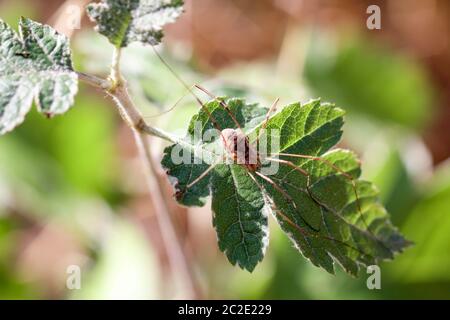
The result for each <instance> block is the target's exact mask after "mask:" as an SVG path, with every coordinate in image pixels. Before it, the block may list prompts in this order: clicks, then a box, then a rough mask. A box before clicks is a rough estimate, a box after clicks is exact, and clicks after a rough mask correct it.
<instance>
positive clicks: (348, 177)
mask: <svg viewBox="0 0 450 320" xmlns="http://www.w3.org/2000/svg"><path fill="white" fill-rule="evenodd" d="M273 155H275V156H284V157H292V158H301V159H309V160H313V161H319V162H322V163H324V164H325V165H327V166H328V167H330V168H332V169H334V170H336V171H337V172H338V173H340V174H341V175H342V176H344V177H345V178H346V179H348V180H349V181H350V183H351V185H352V189H353V192H354V194H355V199H356V206H357V209H358V212H359V214H360V215H361V218H362V221H363V223H364V225H365V227H366V228H367V230H369V226H368V224H367V223H366V221H365V219H364V215H363V214H362V210H361V204H360V199H359V195H358V191H357V188H356V181H355V179H354V178H353V177H352V176H351V175H350V174H348V173H347V172H345V171H344V170H342V169H341V168H339V167H338V166H336V165H335V164H334V163H332V162H330V161H329V160H327V159H324V158H322V157H318V156H309V155H302V154H289V153H275V154H273ZM270 160H276V159H272V158H270ZM283 161H287V160H283ZM288 162H290V163H291V164H292V165H294V166H296V165H295V164H293V163H292V162H291V161H288ZM369 231H370V230H369Z"/></svg>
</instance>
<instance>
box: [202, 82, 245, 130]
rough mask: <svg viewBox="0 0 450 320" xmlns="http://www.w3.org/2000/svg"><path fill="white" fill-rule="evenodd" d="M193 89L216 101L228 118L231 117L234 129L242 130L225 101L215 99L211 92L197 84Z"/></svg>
mask: <svg viewBox="0 0 450 320" xmlns="http://www.w3.org/2000/svg"><path fill="white" fill-rule="evenodd" d="M194 87H195V88H197V89H199V90H200V91H202V92H203V93H206V94H207V95H208V96H209V97H211V98H212V99H214V100H217V101H218V102H219V104H220V105H221V106H222V107H223V108H224V109H225V111H227V113H228V114H229V116H230V117H231V119H232V120H233V122H234V123H235V125H236V127H237V128H238V129H240V130H241V131H242V128H241V125H240V123H239V121H238V120H237V119H236V117H235V116H234V114H233V112H231V109H230V107H229V106H228V105H227V104H226V102H225V101H223V100H222V99H219V98H217V97H216V96H215V95H214V94H212V93H211V92H209V91H208V90H206V89H205V88H203V87H202V86H200V85H198V84H196V85H194Z"/></svg>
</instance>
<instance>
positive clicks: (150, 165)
mask: <svg viewBox="0 0 450 320" xmlns="http://www.w3.org/2000/svg"><path fill="white" fill-rule="evenodd" d="M119 64H120V50H116V51H115V53H114V57H113V63H112V66H111V74H110V76H109V78H108V79H107V80H105V79H100V78H97V77H95V76H91V75H88V74H85V73H81V72H78V77H79V79H80V80H82V81H84V82H86V83H88V84H90V85H92V86H94V87H97V88H100V89H102V90H104V91H105V92H106V93H108V95H110V96H111V97H112V98H113V100H114V102H115V103H116V106H117V108H118V111H119V113H120V115H121V117H122V118H123V120H124V121H125V122H126V123H127V125H128V126H129V127H130V128H131V129H132V131H133V134H134V138H135V142H136V145H137V147H138V149H139V154H140V157H141V159H142V161H143V163H144V165H145V173H146V178H147V184H148V188H149V191H150V197H151V198H152V200H153V201H152V203H153V205H154V207H155V212H156V213H157V216H156V218H157V221H158V224H159V228H160V230H161V235H162V237H163V242H164V246H165V250H166V253H167V256H168V259H169V263H170V267H171V270H172V273H173V275H174V277H175V278H176V279H179V280H180V282H181V284H182V285H183V287H184V289H185V290H186V293H187V294H188V295H189V298H199V297H200V296H201V293H200V290H199V286H198V285H197V282H196V280H195V276H194V274H193V271H192V269H191V265H190V263H189V261H188V258H187V256H186V254H185V252H184V250H183V245H182V243H181V240H180V238H179V236H178V234H177V232H176V228H175V226H174V223H173V221H172V219H171V217H170V215H169V210H168V208H167V205H166V202H165V201H164V193H163V190H161V188H160V186H159V185H158V184H157V183H155V180H154V177H155V176H156V175H157V174H158V170H157V168H156V164H155V163H154V160H153V157H152V155H151V152H150V148H149V141H148V135H150V136H155V137H159V138H161V139H164V140H166V141H169V142H172V143H176V142H178V141H179V139H178V138H177V137H175V136H172V135H171V134H169V133H166V132H164V131H162V130H160V129H158V128H155V127H152V126H150V125H148V124H147V123H146V122H145V120H144V119H143V118H142V115H141V113H140V112H139V110H138V109H137V108H136V106H135V105H134V103H133V101H132V100H131V97H130V95H129V93H128V90H127V87H126V82H125V80H124V79H123V77H122V75H121V73H120V67H119ZM177 282H178V281H177Z"/></svg>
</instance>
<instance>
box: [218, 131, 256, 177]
mask: <svg viewBox="0 0 450 320" xmlns="http://www.w3.org/2000/svg"><path fill="white" fill-rule="evenodd" d="M221 134H222V139H223V143H224V146H225V149H226V151H227V152H228V154H229V155H230V156H231V158H232V159H233V161H234V162H235V163H237V164H239V165H243V166H245V167H246V168H247V170H249V171H256V170H258V168H259V167H260V161H259V155H258V152H257V150H256V148H255V147H254V146H253V145H251V144H250V142H249V141H248V137H247V136H246V135H245V134H244V133H243V132H242V131H241V130H239V129H225V130H222V133H221Z"/></svg>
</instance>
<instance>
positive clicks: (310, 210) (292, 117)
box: [162, 98, 410, 276]
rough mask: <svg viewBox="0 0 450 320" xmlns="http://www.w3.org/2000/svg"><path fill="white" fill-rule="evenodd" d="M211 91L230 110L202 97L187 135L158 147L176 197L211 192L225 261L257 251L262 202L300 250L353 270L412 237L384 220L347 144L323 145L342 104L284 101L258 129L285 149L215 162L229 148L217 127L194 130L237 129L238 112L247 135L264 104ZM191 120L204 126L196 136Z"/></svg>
mask: <svg viewBox="0 0 450 320" xmlns="http://www.w3.org/2000/svg"><path fill="white" fill-rule="evenodd" d="M219 99H221V100H223V101H225V102H226V104H227V105H228V107H229V109H230V112H227V111H226V110H225V108H224V107H223V104H221V103H219V102H218V100H213V101H210V102H208V103H207V104H206V105H205V108H204V109H202V110H201V111H200V112H199V113H198V114H197V115H195V116H194V117H193V118H192V120H191V123H190V126H189V129H188V135H187V137H186V138H185V139H184V140H182V141H180V142H179V143H178V144H175V145H172V146H169V147H168V148H167V149H166V150H165V155H164V158H163V161H162V164H163V166H164V167H165V168H166V170H167V174H168V175H169V177H170V178H171V179H172V180H173V181H174V185H175V190H176V198H177V201H178V202H179V203H180V204H182V205H186V206H202V205H204V204H205V200H206V198H207V197H208V196H209V195H212V209H213V212H214V218H213V224H214V226H215V228H216V231H217V235H218V241H219V247H220V249H221V250H222V251H224V252H225V253H226V255H227V257H228V259H229V261H230V262H231V263H232V264H236V263H237V264H238V265H239V266H241V267H242V268H245V269H247V270H249V271H252V270H253V269H254V267H255V266H256V264H257V263H258V262H259V261H261V260H262V258H263V256H264V253H265V249H266V246H267V243H268V232H267V213H268V212H271V213H272V214H273V215H274V216H275V217H276V219H277V221H278V222H279V224H280V226H281V228H282V229H283V231H284V232H285V233H286V234H287V235H288V236H289V238H290V239H291V241H292V242H293V243H294V245H295V247H296V248H297V249H299V251H300V252H302V254H303V255H304V256H305V257H306V258H308V259H309V260H310V261H311V262H312V263H313V264H314V265H316V266H318V267H322V268H324V269H325V270H327V271H328V272H330V273H334V264H335V263H336V262H337V263H338V264H339V265H341V266H342V268H343V269H344V270H345V271H346V272H348V273H349V274H351V275H355V276H356V275H357V274H358V272H359V269H360V267H361V266H364V265H371V264H377V263H379V262H380V261H382V260H386V259H392V258H393V257H394V254H395V253H397V252H401V251H402V250H403V249H404V248H405V247H407V246H408V245H410V242H408V241H407V240H405V239H404V238H403V236H402V235H401V234H400V233H399V232H398V230H397V229H396V228H395V227H394V226H393V225H392V223H391V222H390V219H389V216H388V214H387V212H386V210H385V209H384V207H383V206H382V205H381V203H380V201H379V199H378V191H377V189H376V188H375V187H374V186H373V184H372V183H370V182H367V181H363V180H360V179H359V176H360V173H361V169H360V162H359V160H358V159H357V158H356V156H355V154H354V153H352V152H350V151H348V150H342V149H333V150H330V149H331V148H332V147H333V146H335V145H336V144H337V143H338V142H339V140H340V138H341V135H342V130H341V128H342V125H343V123H344V121H343V115H344V111H343V110H342V109H339V108H336V107H335V106H334V105H332V104H327V103H321V102H320V100H314V101H311V102H309V103H307V104H304V105H302V104H300V103H295V104H292V105H289V106H286V107H284V108H282V110H281V111H280V112H278V113H277V114H275V115H273V116H272V117H270V118H269V120H268V122H267V127H266V129H267V130H268V131H267V132H269V133H270V134H269V136H268V140H269V145H271V140H272V139H274V138H275V137H278V138H279V148H278V149H279V150H278V152H280V153H283V154H286V155H278V160H273V158H276V154H275V152H276V151H277V150H269V151H272V153H273V154H272V156H271V157H267V156H266V155H264V154H263V153H261V154H259V157H260V159H261V165H259V166H258V167H257V169H256V172H255V171H254V170H252V168H251V167H250V166H246V165H243V164H237V163H229V162H225V163H223V162H222V163H219V162H218V160H220V159H221V158H220V156H219V155H218V153H217V151H218V150H219V149H218V148H222V151H223V149H225V150H226V149H228V150H232V149H233V148H232V147H231V148H230V147H228V148H225V147H224V144H223V143H222V139H220V138H218V137H216V138H213V139H206V138H203V139H201V137H202V136H203V134H204V133H206V132H207V130H208V129H211V128H214V127H218V128H217V129H221V130H223V129H225V128H233V129H236V128H237V124H236V122H238V123H239V127H240V128H242V132H244V134H245V135H246V136H247V137H249V141H253V140H252V139H251V137H252V135H253V136H255V134H259V131H260V128H261V123H262V121H263V120H264V119H265V113H266V112H267V109H264V108H259V107H258V106H257V105H255V104H246V103H245V102H244V101H243V100H240V99H235V98H234V99H228V100H227V99H224V98H219ZM206 110H207V111H206ZM230 113H231V114H232V115H233V116H231V115H230ZM233 117H234V118H235V120H236V121H235V120H233ZM196 127H197V131H200V132H201V133H202V136H200V137H197V136H196V130H194V129H195V128H196ZM273 132H275V134H273ZM197 135H198V134H197ZM261 141H262V140H261ZM183 152H185V153H186V154H187V155H188V156H186V155H184V156H185V159H186V160H195V161H191V162H182V161H179V159H178V160H176V157H175V156H176V155H178V156H179V155H180V154H181V153H183ZM219 154H220V153H219ZM268 154H270V152H269V153H268ZM174 155H175V156H174ZM292 155H297V157H294V156H292ZM280 161H281V163H280ZM211 163H212V167H211V166H210V164H211ZM268 163H269V164H274V163H278V164H279V167H278V170H276V171H275V172H274V173H272V174H270V175H269V174H265V173H264V172H263V170H262V169H263V168H264V167H265V166H266V165H267V164H268ZM206 170H209V171H206ZM200 177H203V178H202V179H200V180H199V178H200Z"/></svg>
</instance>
